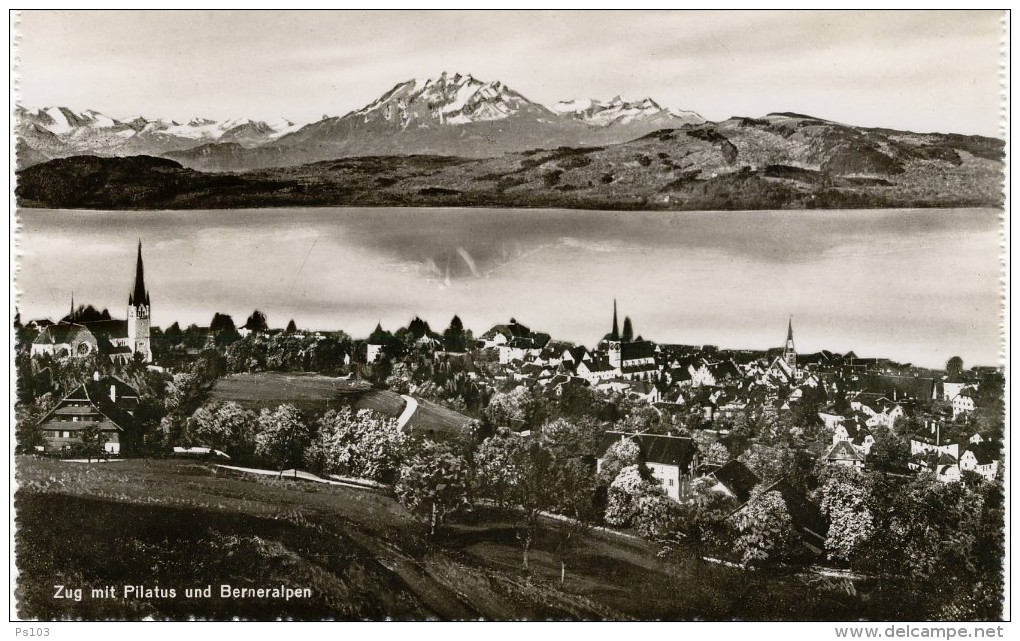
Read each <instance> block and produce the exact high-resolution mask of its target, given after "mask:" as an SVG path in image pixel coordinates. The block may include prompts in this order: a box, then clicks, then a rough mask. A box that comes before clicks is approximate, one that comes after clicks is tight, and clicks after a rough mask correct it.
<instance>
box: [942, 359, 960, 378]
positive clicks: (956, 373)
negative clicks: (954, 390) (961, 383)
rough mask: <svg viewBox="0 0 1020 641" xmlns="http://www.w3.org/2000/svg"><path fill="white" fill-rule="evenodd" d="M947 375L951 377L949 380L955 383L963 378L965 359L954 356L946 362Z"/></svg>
mask: <svg viewBox="0 0 1020 641" xmlns="http://www.w3.org/2000/svg"><path fill="white" fill-rule="evenodd" d="M946 374H947V375H949V380H950V381H953V382H955V381H958V380H960V379H961V378H963V359H962V358H960V357H959V356H953V357H952V358H950V359H949V360H948V361H946Z"/></svg>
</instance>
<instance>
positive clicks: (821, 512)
mask: <svg viewBox="0 0 1020 641" xmlns="http://www.w3.org/2000/svg"><path fill="white" fill-rule="evenodd" d="M155 291H156V296H153V297H150V291H149V290H148V289H147V287H146V283H145V276H144V263H143V256H142V246H141V243H139V245H138V251H137V258H136V261H135V282H134V287H133V289H132V290H131V292H130V293H129V295H128V302H127V310H126V319H125V320H117V319H114V318H112V317H111V314H110V313H109V312H108V311H107V310H105V309H103V310H99V309H97V308H95V307H93V306H91V305H87V304H83V305H79V306H78V307H75V305H74V303H73V301H72V303H71V306H70V310H69V313H68V315H67V316H65V317H63V318H61V319H59V320H58V321H56V322H53V321H52V320H49V319H33V320H27V321H23V320H22V319H21V318H20V317H17V318H16V320H15V331H16V339H17V347H16V350H17V351H16V355H15V361H16V368H17V373H18V381H17V394H18V397H17V403H16V405H15V411H16V417H17V451H18V453H19V454H20V455H23V456H29V457H45V458H53V459H74V460H81V459H84V460H86V461H93V460H95V461H99V460H110V459H163V458H168V457H170V458H173V457H182V458H188V459H189V460H190V459H194V458H199V459H201V460H204V461H210V462H212V463H215V464H219V465H228V466H231V467H234V468H237V469H250V470H271V471H275V472H277V473H282V472H283V471H284V470H287V472H286V473H283V474H282V475H283V476H284V478H286V474H289V473H291V472H292V473H293V477H294V478H295V479H298V478H312V479H316V480H323V479H325V480H327V481H328V480H329V479H333V480H334V481H338V482H339V481H341V480H342V481H343V482H349V483H356V484H357V483H360V484H364V485H365V486H366V487H380V488H388V489H387V491H391V492H392V493H393V494H394V495H395V496H396V498H397V500H398V501H399V502H400V503H401V504H402V505H403V506H404V507H405V508H406V509H407V510H408V511H409V512H410V513H412V514H415V515H417V516H418V517H419V518H420V520H421V521H422V522H423V523H424V524H425V526H426V528H427V530H428V532H429V534H430V536H432V535H435V533H436V532H437V530H441V529H442V528H443V527H444V525H445V524H446V523H447V522H452V521H454V520H456V518H458V515H460V514H463V513H466V512H470V511H471V510H472V509H475V508H474V506H477V505H494V506H496V507H498V508H501V509H504V510H506V511H507V514H511V515H512V517H511V518H512V519H513V521H514V523H515V527H516V528H517V530H518V532H519V534H518V537H517V539H518V541H520V547H521V554H522V557H521V563H522V567H523V571H524V572H526V573H527V572H528V568H529V551H530V549H531V548H532V546H534V545H537V541H538V540H539V538H540V533H541V530H542V527H543V525H542V523H543V520H542V518H545V517H550V516H554V517H557V518H560V519H565V521H564V522H569V523H570V524H572V525H571V527H576V528H577V531H578V532H588V531H591V530H592V529H593V528H607V529H608V530H611V531H614V532H618V533H620V535H627V536H636V537H639V538H641V539H643V540H646V541H650V542H652V543H654V545H655V546H657V548H658V549H659V550H660V554H662V555H665V556H668V555H671V554H672V555H681V556H683V555H688V556H691V557H697V558H698V559H699V560H700V559H705V560H711V561H714V562H719V563H731V564H734V565H735V566H739V567H742V568H745V569H747V571H749V572H755V573H756V574H755V575H756V576H759V575H760V576H769V575H771V574H773V573H776V572H782V571H789V569H790V568H807V567H816V566H825V567H828V568H831V569H833V570H834V571H839V572H845V573H848V576H878V575H883V576H884V575H889V576H894V577H897V580H900V581H904V582H908V583H909V584H911V585H922V584H928V583H930V582H936V583H938V584H939V585H940V586H942V587H940V589H939V590H938V591H936V592H932V593H931V594H924V595H921V594H920V592H924V591H920V592H919V596H917V598H918V599H922V600H924V603H923V607H925V608H927V610H925V611H924V612H923V613H919V615H923V617H928V618H956V619H959V618H989V619H994V618H997V617H998V616H999V614H998V613H999V612H1000V610H999V608H1000V603H999V600H1000V599H1001V593H1002V582H1003V575H1002V567H1001V565H1002V559H1003V557H1004V548H1003V540H1002V528H1003V523H1004V521H1003V514H1004V507H1003V498H1002V492H1003V447H1002V443H1003V440H1004V437H1005V424H1004V406H1003V394H1004V373H1003V370H1002V368H1000V367H970V368H966V367H965V365H964V363H963V361H962V359H960V358H959V357H950V358H948V360H947V362H946V365H945V368H944V369H931V368H926V367H919V366H915V365H911V364H905V363H897V362H893V361H891V360H888V359H883V358H861V357H858V356H857V355H856V354H854V353H853V352H849V353H845V354H838V353H833V352H829V351H824V350H823V351H818V352H814V353H799V352H798V351H797V348H796V342H795V326H794V322H793V319H790V318H784V319H777V338H783V337H785V338H784V340H777V345H776V346H775V347H768V348H765V349H761V350H747V349H741V350H734V349H726V348H722V347H717V346H712V345H672V344H659V343H656V342H654V341H653V340H650V339H647V338H644V337H643V336H641V335H640V334H638V333H637V331H636V330H637V328H639V323H640V319H631V318H630V317H629V316H626V313H625V310H624V314H623V317H622V321H621V318H620V317H621V314H620V310H618V309H617V304H616V302H615V301H607V310H606V311H607V313H606V328H607V330H608V331H607V332H606V334H605V335H604V336H602V337H601V338H600V339H599V340H597V342H595V343H594V344H593V345H592V346H591V347H588V346H583V345H575V344H570V343H567V342H563V341H559V340H556V339H555V338H554V337H552V336H550V335H549V334H547V333H544V332H542V331H540V329H537V328H531V327H529V326H527V325H526V324H525V323H522V322H520V321H519V320H517V318H509V319H507V322H505V323H499V324H496V325H494V326H492V327H491V328H489V329H487V330H485V331H484V332H482V333H480V334H477V335H476V334H475V333H474V332H473V331H472V330H470V329H468V328H465V327H464V326H463V323H462V322H461V321H460V319H459V318H458V317H457V316H453V318H452V320H451V322H450V324H449V326H448V327H446V328H444V329H443V330H441V331H437V330H434V329H433V328H431V327H430V326H429V325H428V323H427V322H425V321H423V320H422V319H420V318H413V319H411V320H410V322H409V323H408V324H407V325H406V326H405V327H401V328H395V329H393V330H387V329H384V328H383V327H382V326H381V325H378V326H377V327H376V329H375V331H373V332H372V333H371V334H370V335H369V336H368V337H365V338H364V339H355V338H352V337H351V336H349V335H348V334H346V333H344V332H342V331H314V330H311V329H304V328H299V327H297V326H296V324H295V323H294V322H293V321H290V322H289V323H287V324H286V325H285V326H284V327H283V328H274V327H272V326H271V325H270V321H269V319H267V318H266V316H265V315H264V314H262V313H261V312H259V311H257V310H256V311H253V312H252V313H251V315H250V316H249V317H248V318H247V319H246V320H245V322H244V323H243V324H240V325H238V324H236V323H235V321H234V319H233V318H232V317H231V316H229V315H227V314H223V313H220V312H216V313H215V314H214V315H213V316H212V318H211V321H210V324H209V326H207V327H199V326H195V325H191V326H188V327H186V328H183V329H182V328H181V327H180V326H179V325H178V324H177V323H173V324H171V325H170V326H168V327H164V328H159V327H155V326H152V325H151V318H152V305H153V301H155V302H156V304H157V305H158V304H159V299H158V289H157V290H155ZM521 318H524V317H523V316H522V317H521ZM784 330H785V331H784ZM294 482H298V481H297V480H295V481H294ZM568 529H569V528H568ZM561 571H562V573H563V575H565V574H566V573H567V572H568V567H567V563H566V561H563V565H562V568H561Z"/></svg>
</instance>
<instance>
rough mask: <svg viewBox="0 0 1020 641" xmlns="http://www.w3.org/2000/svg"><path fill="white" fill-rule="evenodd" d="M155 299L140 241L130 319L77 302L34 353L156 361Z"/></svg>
mask: <svg viewBox="0 0 1020 641" xmlns="http://www.w3.org/2000/svg"><path fill="white" fill-rule="evenodd" d="M151 318H152V303H151V301H150V299H149V291H148V290H147V289H145V266H144V264H143V262H142V241H141V240H139V241H138V255H137V258H136V261H135V282H134V287H133V288H132V290H131V291H130V292H129V293H128V304H127V320H117V319H112V318H110V316H109V314H108V313H107V311H106V310H103V312H102V314H101V315H100V314H99V313H98V312H97V311H96V310H95V309H94V308H92V307H91V306H82V307H80V308H76V307H75V306H74V296H73V295H72V297H71V313H70V314H69V315H68V316H67V318H65V319H63V320H62V321H61V322H59V323H55V324H53V325H49V326H47V327H45V328H44V329H43V330H42V331H41V332H39V334H38V336H36V338H35V340H34V341H33V342H32V355H33V356H39V355H50V356H57V357H70V358H84V357H87V356H93V355H102V356H106V357H108V358H110V359H111V360H113V361H117V362H126V361H129V360H131V359H132V358H135V357H136V356H140V357H141V358H142V360H143V361H144V362H146V363H151V362H152V345H151V342H150V338H149V336H150V323H151Z"/></svg>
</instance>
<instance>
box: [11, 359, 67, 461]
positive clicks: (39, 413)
mask: <svg viewBox="0 0 1020 641" xmlns="http://www.w3.org/2000/svg"><path fill="white" fill-rule="evenodd" d="M18 382H19V383H20V382H21V376H20V375H19V377H18ZM56 404H57V399H56V398H55V397H54V396H53V394H52V393H50V392H47V393H45V394H42V395H40V396H38V397H36V398H35V399H34V400H33V401H31V402H29V403H17V404H16V405H15V406H14V417H15V421H16V427H15V440H16V450H17V452H18V453H19V454H23V453H26V452H34V451H35V448H36V447H37V446H45V445H46V438H45V437H44V436H43V433H42V430H40V429H39V421H41V420H42V418H43V417H44V416H46V414H47V413H49V411H50V410H51V409H53V406H54V405H56Z"/></svg>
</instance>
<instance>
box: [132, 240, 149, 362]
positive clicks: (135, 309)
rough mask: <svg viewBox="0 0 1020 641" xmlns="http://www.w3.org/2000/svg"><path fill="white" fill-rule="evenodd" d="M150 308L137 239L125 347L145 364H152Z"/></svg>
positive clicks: (140, 244)
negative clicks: (139, 355)
mask: <svg viewBox="0 0 1020 641" xmlns="http://www.w3.org/2000/svg"><path fill="white" fill-rule="evenodd" d="M151 315H152V307H151V305H150V303H149V292H147V291H145V268H144V266H143V265H142V240H141V239H138V262H137V263H136V265H135V287H134V289H133V290H132V291H131V294H129V295H128V307H127V338H128V340H127V347H128V348H130V349H131V352H132V353H134V354H135V355H138V354H141V356H142V358H143V359H144V360H145V362H147V363H150V362H152V348H151V346H150V344H149V322H150V319H151Z"/></svg>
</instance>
